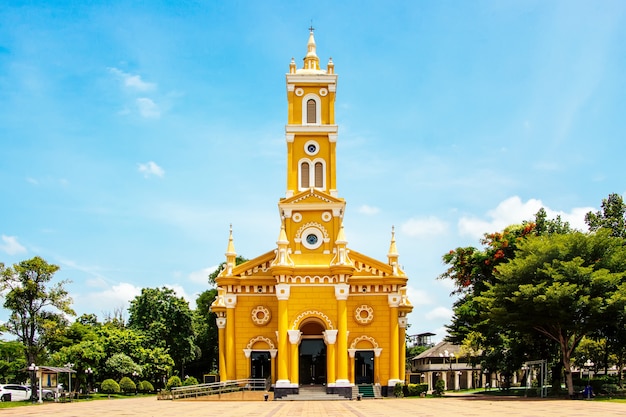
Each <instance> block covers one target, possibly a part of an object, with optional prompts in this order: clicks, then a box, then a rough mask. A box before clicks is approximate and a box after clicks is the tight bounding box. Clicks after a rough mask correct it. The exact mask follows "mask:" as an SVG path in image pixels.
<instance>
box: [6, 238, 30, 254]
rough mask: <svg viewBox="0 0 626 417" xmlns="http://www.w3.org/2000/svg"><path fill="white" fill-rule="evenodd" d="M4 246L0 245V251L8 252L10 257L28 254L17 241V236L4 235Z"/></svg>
mask: <svg viewBox="0 0 626 417" xmlns="http://www.w3.org/2000/svg"><path fill="white" fill-rule="evenodd" d="M2 242H3V244H2V245H0V250H1V251H3V252H6V253H7V254H9V255H17V254H18V253H26V248H25V247H24V246H22V245H20V243H19V242H18V241H17V238H16V237H15V236H5V235H2Z"/></svg>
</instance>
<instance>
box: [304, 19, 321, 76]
mask: <svg viewBox="0 0 626 417" xmlns="http://www.w3.org/2000/svg"><path fill="white" fill-rule="evenodd" d="M314 30H315V28H314V27H313V25H311V27H310V28H309V42H308V43H307V45H306V48H307V52H306V56H305V57H304V69H305V70H319V69H320V59H319V58H318V57H317V52H316V45H315V36H313V31H314Z"/></svg>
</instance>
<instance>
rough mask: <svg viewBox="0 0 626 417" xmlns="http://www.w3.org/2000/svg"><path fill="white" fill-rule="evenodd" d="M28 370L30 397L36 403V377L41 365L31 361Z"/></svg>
mask: <svg viewBox="0 0 626 417" xmlns="http://www.w3.org/2000/svg"><path fill="white" fill-rule="evenodd" d="M28 370H29V371H30V399H31V401H32V402H33V404H34V403H35V393H36V392H37V391H36V390H35V378H36V375H37V372H38V371H39V367H38V366H37V365H35V364H34V363H31V364H30V366H29V367H28Z"/></svg>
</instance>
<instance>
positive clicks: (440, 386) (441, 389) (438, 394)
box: [433, 379, 446, 397]
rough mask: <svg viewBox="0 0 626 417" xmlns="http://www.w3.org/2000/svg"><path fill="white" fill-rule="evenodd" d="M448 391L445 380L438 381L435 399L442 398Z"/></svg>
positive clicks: (434, 392)
mask: <svg viewBox="0 0 626 417" xmlns="http://www.w3.org/2000/svg"><path fill="white" fill-rule="evenodd" d="M445 391H446V383H445V382H444V380H443V379H438V380H437V382H435V389H434V390H433V395H434V396H435V397H441V396H442V395H443V393H444V392H445Z"/></svg>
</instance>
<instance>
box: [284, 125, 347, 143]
mask: <svg viewBox="0 0 626 417" xmlns="http://www.w3.org/2000/svg"><path fill="white" fill-rule="evenodd" d="M338 131H339V126H337V125H285V133H287V134H288V133H328V134H333V133H334V134H335V138H334V139H335V141H336V140H337V139H336V137H337V136H336V135H337V132H338Z"/></svg>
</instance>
